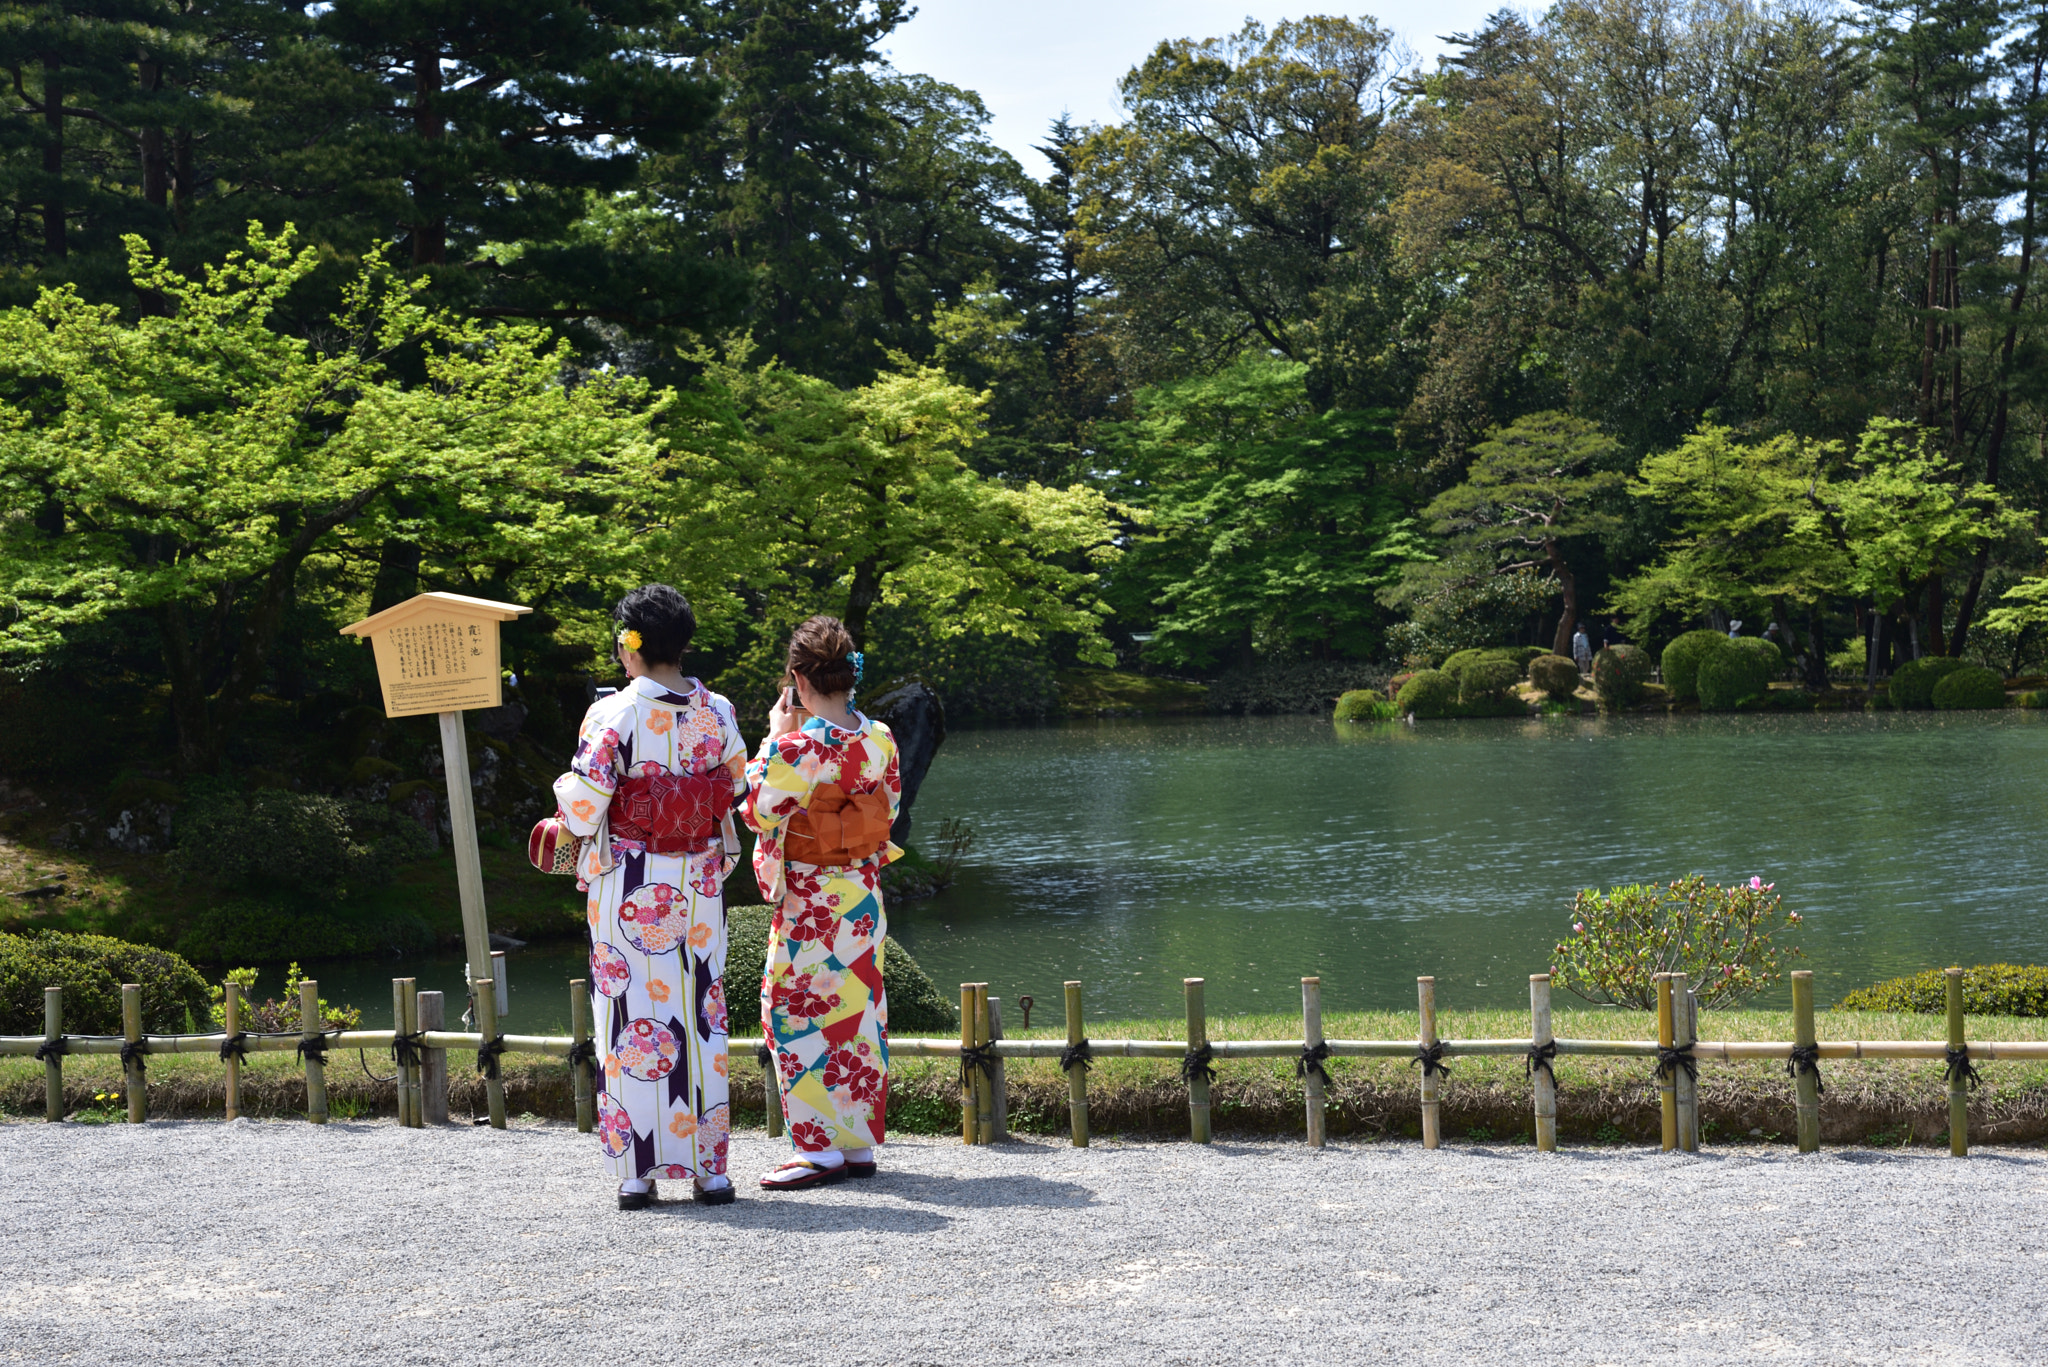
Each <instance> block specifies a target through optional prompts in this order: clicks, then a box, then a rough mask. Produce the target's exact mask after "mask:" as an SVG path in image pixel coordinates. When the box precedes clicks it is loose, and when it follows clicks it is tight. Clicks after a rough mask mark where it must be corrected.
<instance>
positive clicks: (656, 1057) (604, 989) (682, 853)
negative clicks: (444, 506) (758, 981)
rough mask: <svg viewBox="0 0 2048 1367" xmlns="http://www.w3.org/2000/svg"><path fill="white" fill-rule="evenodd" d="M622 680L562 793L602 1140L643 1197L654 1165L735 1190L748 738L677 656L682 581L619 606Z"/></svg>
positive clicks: (702, 1186) (624, 1189) (704, 1199)
mask: <svg viewBox="0 0 2048 1367" xmlns="http://www.w3.org/2000/svg"><path fill="white" fill-rule="evenodd" d="M613 616H614V619H615V626H616V629H617V642H616V648H615V653H616V655H617V658H618V661H619V664H620V665H621V666H622V667H623V668H624V670H625V672H626V677H627V680H628V683H627V685H626V687H625V688H623V689H620V690H619V691H618V692H617V693H615V694H613V695H612V696H610V697H608V698H600V699H598V700H597V701H596V702H594V703H592V704H591V705H590V710H589V712H587V713H586V714H585V715H584V718H583V730H582V733H581V735H580V736H579V737H578V740H577V744H576V756H575V758H574V759H573V760H571V761H570V765H569V772H568V773H566V774H564V775H562V777H561V778H559V779H557V780H556V781H555V800H556V803H557V804H558V805H559V807H560V809H561V813H562V818H563V821H564V822H565V824H566V825H567V826H568V828H569V830H570V831H571V832H573V833H574V834H576V835H577V836H580V837H583V838H584V841H583V845H582V848H581V850H580V851H579V853H578V861H577V871H576V873H577V886H578V887H579V888H581V889H584V890H586V891H587V892H588V893H589V903H588V906H587V911H588V916H589V922H590V984H591V989H592V997H593V1004H594V1006H595V1007H596V1013H595V1014H596V1023H597V1046H598V1051H599V1060H600V1063H601V1066H602V1071H603V1077H602V1079H601V1083H602V1090H601V1091H600V1092H599V1093H598V1097H597V1119H598V1141H599V1144H600V1146H601V1147H602V1149H603V1151H604V1160H605V1168H606V1170H607V1171H608V1172H610V1173H611V1174H612V1175H613V1176H615V1177H617V1178H619V1179H620V1182H619V1209H621V1210H639V1209H642V1208H644V1207H646V1206H647V1205H648V1204H649V1203H650V1202H651V1201H652V1200H653V1199H654V1195H655V1182H656V1180H657V1179H660V1178H664V1177H666V1178H670V1179H673V1180H678V1181H679V1180H681V1179H683V1178H686V1177H687V1178H691V1179H693V1180H694V1182H695V1191H694V1192H693V1199H695V1200H697V1201H698V1202H700V1203H703V1204H705V1205H723V1204H725V1203H727V1202H729V1201H731V1200H732V1199H733V1187H732V1183H731V1181H730V1180H729V1179H728V1178H727V1177H726V1175H725V1168H726V1150H727V1145H728V1143H729V1140H730V1137H731V1129H732V1112H731V1107H730V1104H729V1101H728V1095H727V1071H728V1060H727V1055H726V1006H725V1000H726V999H725V944H726V937H725V893H724V887H725V878H726V875H727V874H729V873H731V872H732V870H733V867H734V865H735V864H736V863H737V862H738V855H739V842H738V840H737V839H736V838H735V832H734V829H733V818H732V809H733V801H734V796H735V794H736V793H737V792H740V791H743V789H744V772H745V755H746V747H745V743H744V742H743V741H742V740H741V739H740V731H739V725H738V723H737V722H736V721H735V720H734V718H733V710H732V704H731V703H729V702H727V701H726V700H725V699H724V698H722V697H720V696H719V695H718V694H716V693H713V692H711V691H710V690H709V689H707V688H706V687H705V686H704V685H703V684H702V683H700V682H698V681H697V680H696V679H694V678H686V677H685V676H684V675H683V673H682V671H681V670H680V668H679V667H678V662H679V661H680V660H681V659H682V656H683V654H684V652H685V651H686V650H687V649H688V648H689V644H690V638H691V636H692V635H693V634H695V632H696V627H697V621H696V616H695V614H693V613H692V612H691V610H690V605H689V603H688V602H687V601H686V600H685V599H684V597H683V595H682V594H680V593H678V592H677V591H676V590H675V589H673V588H670V587H669V586H668V585H666V584H650V585H648V586H647V587H645V588H641V589H635V590H634V591H633V592H632V593H629V594H627V595H626V596H625V598H623V599H621V600H620V602H619V605H618V607H617V609H616V610H615V611H614V613H613Z"/></svg>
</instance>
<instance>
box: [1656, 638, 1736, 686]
mask: <svg viewBox="0 0 2048 1367" xmlns="http://www.w3.org/2000/svg"><path fill="white" fill-rule="evenodd" d="M1727 646H1728V637H1727V636H1726V635H1725V634H1724V633H1722V632H1718V631H1705V630H1701V631H1688V632H1686V633H1685V634H1684V635H1683V636H1678V637H1675V638H1674V639H1673V640H1672V642H1671V644H1670V645H1668V646H1665V647H1664V655H1663V660H1662V662H1663V666H1664V687H1665V688H1666V689H1667V690H1668V691H1669V692H1670V694H1671V696H1672V697H1673V698H1674V699H1682V698H1697V697H1698V696H1699V693H1700V690H1699V674H1700V666H1701V665H1703V664H1705V663H1706V662H1707V660H1708V658H1709V657H1711V656H1713V655H1715V654H1717V653H1719V652H1720V651H1722V650H1725V649H1726V648H1727Z"/></svg>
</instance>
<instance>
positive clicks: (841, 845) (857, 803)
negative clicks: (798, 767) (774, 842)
mask: <svg viewBox="0 0 2048 1367" xmlns="http://www.w3.org/2000/svg"><path fill="white" fill-rule="evenodd" d="M888 843H889V795H888V794H887V793H885V792H883V791H882V790H881V788H879V787H877V788H876V789H875V790H874V791H873V792H870V793H848V792H847V791H846V790H845V789H844V788H841V787H840V786H839V785H838V784H836V783H821V784H819V785H818V786H817V787H816V788H815V789H813V790H812V792H811V805H810V806H809V807H808V808H806V809H805V810H803V811H800V812H798V813H797V814H796V815H795V816H793V817H791V818H790V819H789V823H788V825H786V826H784V827H783V836H782V853H783V855H784V857H786V858H789V859H794V860H796V861H797V862H798V863H800V864H813V865H819V866H823V867H828V868H845V867H847V866H848V865H851V864H858V863H860V862H861V861H862V860H864V859H866V858H868V857H869V856H870V855H873V854H876V853H878V852H880V851H881V850H882V848H883V847H884V846H886V845H887V844H888Z"/></svg>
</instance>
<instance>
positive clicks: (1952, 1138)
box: [124, 968, 1970, 1158]
mask: <svg viewBox="0 0 2048 1367" xmlns="http://www.w3.org/2000/svg"><path fill="white" fill-rule="evenodd" d="M124 990H125V989H124ZM1948 1047H1949V1050H1950V1052H1951V1053H1953V1052H1954V1051H1955V1050H1958V1049H1962V1048H1965V1047H1966V1046H1965V1044H1964V1041H1963V970H1962V969H1960V968H1951V969H1949V971H1948ZM1948 1071H1949V1078H1948V1151H1949V1154H1950V1156H1952V1157H1955V1158H1964V1157H1967V1156H1968V1155H1969V1152H1970V1080H1969V1077H1968V1075H1967V1074H1966V1073H1965V1072H1964V1071H1963V1070H1962V1069H1961V1068H1954V1067H1951V1068H1950V1069H1949V1070H1948Z"/></svg>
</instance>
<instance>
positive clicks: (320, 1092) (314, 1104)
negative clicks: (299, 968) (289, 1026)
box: [299, 978, 327, 1125]
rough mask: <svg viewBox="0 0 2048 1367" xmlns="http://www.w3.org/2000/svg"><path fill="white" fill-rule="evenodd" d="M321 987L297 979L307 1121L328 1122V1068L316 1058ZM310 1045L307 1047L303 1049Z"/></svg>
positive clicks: (307, 980)
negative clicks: (304, 1066)
mask: <svg viewBox="0 0 2048 1367" xmlns="http://www.w3.org/2000/svg"><path fill="white" fill-rule="evenodd" d="M321 1024H322V1022H321V1020H320V984H319V983H317V982H314V981H313V980H312V979H311V978H301V979H300V980H299V1039H300V1045H301V1049H302V1051H303V1052H304V1054H305V1059H306V1119H308V1120H310V1121H312V1122H313V1123H314V1124H315V1125H325V1124H326V1123H327V1067H326V1065H325V1064H323V1063H322V1062H321V1061H320V1060H319V1058H318V1057H317V1056H316V1052H315V1051H317V1050H318V1049H319V1048H320V1044H321V1039H322V1036H321V1031H320V1026H321ZM309 1045H310V1046H312V1047H311V1048H307V1047H306V1046H309Z"/></svg>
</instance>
